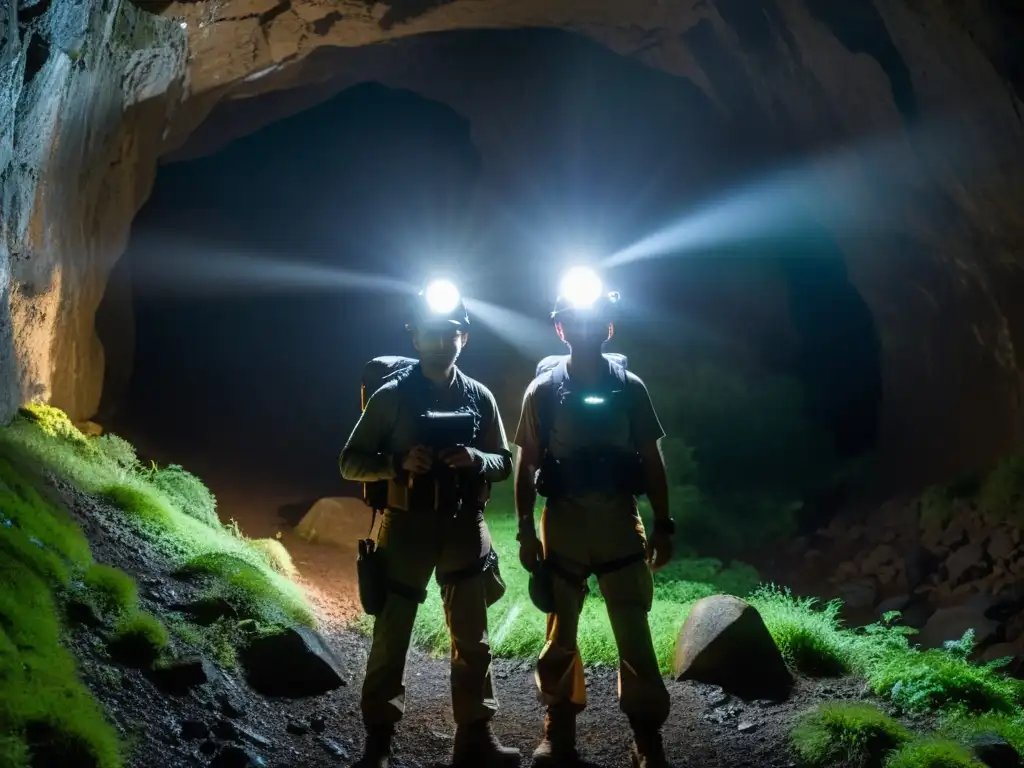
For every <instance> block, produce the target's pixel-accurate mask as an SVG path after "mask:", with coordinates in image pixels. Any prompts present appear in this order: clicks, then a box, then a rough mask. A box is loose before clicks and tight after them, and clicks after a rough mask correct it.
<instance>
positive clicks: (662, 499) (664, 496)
mask: <svg viewBox="0 0 1024 768" xmlns="http://www.w3.org/2000/svg"><path fill="white" fill-rule="evenodd" d="M644 471H645V474H646V475H647V500H648V501H649V502H651V510H652V511H653V512H654V519H655V520H668V519H669V517H670V516H671V515H670V512H669V507H668V477H667V475H666V474H665V465H664V464H662V463H661V462H660V461H659V462H651V463H650V464H645V467H644Z"/></svg>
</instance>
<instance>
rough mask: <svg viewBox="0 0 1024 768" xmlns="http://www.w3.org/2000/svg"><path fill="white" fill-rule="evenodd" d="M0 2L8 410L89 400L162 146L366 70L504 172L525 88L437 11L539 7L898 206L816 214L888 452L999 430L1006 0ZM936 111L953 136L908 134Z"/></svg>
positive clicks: (1012, 213) (1016, 91) (1017, 154)
mask: <svg viewBox="0 0 1024 768" xmlns="http://www.w3.org/2000/svg"><path fill="white" fill-rule="evenodd" d="M968 5H969V6H970V7H969V8H967V6H968ZM0 14H3V16H0V206H2V211H0V220H2V226H3V235H4V236H3V240H2V241H0V263H2V268H3V272H2V273H0V275H2V277H0V285H2V286H3V287H4V289H5V292H6V293H7V301H6V302H5V305H6V306H7V307H8V317H6V318H5V320H4V324H3V327H2V334H3V336H2V337H0V380H2V381H3V387H2V398H0V400H2V402H0V404H2V406H3V407H2V408H0V410H3V411H4V413H10V412H11V411H12V410H13V408H14V407H16V405H17V404H18V403H19V402H22V401H24V400H25V399H28V398H31V397H44V398H49V399H50V400H51V401H52V402H53V403H54V404H56V405H58V406H60V407H63V408H65V409H67V410H68V411H69V412H70V413H71V414H72V415H73V416H74V417H76V418H85V417H88V416H89V415H91V414H92V413H93V412H94V411H95V409H96V406H97V404H98V402H99V399H100V393H101V390H102V376H103V370H104V365H103V349H102V346H101V345H100V343H99V341H98V339H97V337H96V334H95V331H94V316H95V311H96V308H97V307H98V305H99V303H100V301H101V299H102V297H103V293H104V290H105V286H106V280H107V276H108V275H109V273H110V271H111V269H112V267H113V265H114V264H115V263H116V261H117V259H118V258H119V256H120V254H121V253H122V251H123V250H124V247H125V243H126V239H127V235H128V232H129V229H130V225H131V221H132V218H133V216H134V214H135V212H136V211H137V210H138V208H139V206H140V205H141V204H142V203H143V201H144V200H145V198H146V196H147V194H148V193H149V190H150V189H151V186H152V182H153V177H154V173H155V169H156V165H157V162H158V160H159V159H160V158H161V157H167V158H174V157H188V156H194V155H197V154H202V153H204V152H208V151H210V150H212V149H213V148H215V147H216V146H218V145H219V144H221V143H223V142H225V141H227V140H230V138H232V137H234V136H238V135H241V134H244V133H246V132H250V131H252V130H255V129H256V128H258V127H260V124H261V123H262V122H265V121H267V120H269V119H274V118H276V117H280V116H283V115H285V114H289V113H291V112H294V111H297V110H299V109H302V108H303V107H305V106H308V105H310V104H313V103H315V102H317V101H320V100H322V99H324V98H327V97H329V96H330V95H331V94H333V93H335V92H337V91H339V90H341V89H343V88H345V87H347V86H349V85H352V84H354V83H357V82H361V81H366V80H375V81H378V82H381V83H384V84H386V85H392V86H396V87H403V88H409V89H412V90H414V91H416V92H418V93H421V94H422V95H424V96H426V97H428V98H433V99H437V100H439V101H443V102H445V103H448V104H450V105H451V106H452V107H453V108H454V109H456V110H457V111H459V112H460V113H461V114H463V115H464V116H466V117H467V118H468V119H469V120H470V122H471V124H472V130H473V137H474V142H475V143H476V144H477V145H478V147H479V149H480V152H481V156H482V158H483V162H484V172H485V174H486V175H487V176H488V178H489V179H490V183H491V184H492V186H494V187H495V188H500V187H501V184H502V180H503V179H505V178H507V177H508V176H509V175H510V173H511V166H512V165H513V164H514V163H515V158H516V157H522V156H523V154H522V153H523V152H528V151H530V149H531V147H535V146H536V143H537V142H538V141H540V140H541V134H540V132H539V131H537V130H534V132H532V133H531V132H530V131H526V132H524V137H523V139H522V141H523V145H522V147H518V148H516V150H515V151H509V148H508V147H507V146H506V145H505V143H506V141H507V139H506V133H505V132H503V130H502V129H503V126H505V125H507V122H508V120H509V119H510V118H515V119H517V120H519V121H520V123H521V122H522V121H523V119H524V116H525V117H526V118H527V119H529V118H530V116H531V114H532V113H531V109H532V108H533V105H532V104H531V101H530V96H529V93H530V92H529V90H528V89H523V88H518V89H517V88H516V83H517V82H518V79H517V77H516V74H515V73H514V72H511V71H509V70H508V69H502V68H500V67H498V66H494V67H493V68H492V69H491V68H488V67H479V68H477V71H474V72H467V71H465V68H460V67H457V66H454V64H453V62H456V61H458V60H457V59H456V58H452V57H447V58H446V56H445V50H446V49H445V46H448V45H451V44H452V43H451V40H452V38H451V36H450V35H444V34H442V33H451V32H456V31H459V30H480V29H512V28H530V27H541V28H558V29H563V30H567V31H569V32H574V33H577V34H579V35H582V36H585V37H587V38H589V39H591V40H593V41H595V42H597V43H599V44H601V45H603V46H606V47H607V48H608V49H610V50H611V51H614V52H615V53H618V54H620V55H622V56H626V57H629V58H630V59H632V60H634V61H637V62H640V63H642V64H643V65H646V66H648V67H650V68H652V69H656V70H661V71H663V72H665V73H668V74H670V75H672V76H674V77H677V78H680V79H682V80H685V81H687V82H688V83H690V84H692V87H693V88H694V89H696V90H697V91H699V92H700V93H701V94H702V95H703V97H704V99H705V100H706V104H707V112H706V114H705V115H695V116H694V123H693V126H692V127H693V129H694V132H695V133H696V134H697V135H700V133H701V131H703V132H704V133H705V134H708V133H710V132H714V133H716V134H717V135H719V136H720V137H721V136H726V137H732V136H735V137H737V141H738V140H740V139H744V140H746V139H749V140H756V141H758V142H761V143H763V144H764V145H765V146H767V147H770V148H774V150H775V151H777V152H778V153H793V152H797V151H799V152H801V153H804V154H806V155H807V156H809V157H811V158H812V159H813V160H812V162H813V163H814V167H815V168H816V172H817V174H818V176H819V178H820V181H821V183H822V185H823V188H825V189H829V188H832V189H842V190H843V193H844V195H846V196H848V197H855V198H856V199H858V200H859V201H863V204H864V205H865V206H867V207H870V206H872V205H876V206H877V207H879V208H881V207H884V208H885V209H886V210H885V211H884V213H887V214H889V215H890V217H891V220H895V221H896V222H897V225H896V226H895V227H892V226H891V227H889V229H888V230H887V231H886V232H884V233H858V232H855V231H837V232H835V237H836V240H837V242H838V243H839V245H840V246H841V248H842V250H843V253H844V257H845V260H846V263H847V266H848V269H849V274H850V279H851V280H852V282H853V283H854V285H855V286H856V287H857V289H858V290H859V291H860V292H861V294H862V296H863V297H864V299H865V300H866V301H867V303H868V305H869V307H870V309H871V311H872V314H873V316H874V318H875V322H876V324H877V326H878V327H879V329H880V332H881V336H882V341H883V351H882V355H883V359H882V366H883V378H884V402H883V414H882V417H881V422H882V423H881V444H882V449H883V459H884V460H885V461H886V464H887V465H888V466H891V467H893V468H898V471H899V473H901V475H902V476H903V477H904V478H905V480H906V482H920V481H927V480H931V479H941V478H942V477H945V476H948V475H949V474H951V473H953V472H956V471H959V470H962V469H965V468H970V467H973V466H977V465H982V464H984V463H986V462H987V461H989V460H991V459H992V457H994V456H995V455H998V454H1000V453H1002V452H1005V451H1006V450H1008V449H1009V448H1010V447H1012V446H1015V445H1019V444H1020V441H1021V437H1022V432H1024V430H1022V426H1024V421H1022V418H1024V412H1022V409H1021V404H1020V400H1021V394H1022V378H1021V371H1020V352H1019V349H1020V347H1021V345H1022V344H1024V303H1022V302H1020V301H1015V300H1014V299H1015V297H1017V296H1018V295H1019V291H1020V289H1021V288H1022V287H1024V283H1022V281H1021V278H1020V264H1021V259H1022V258H1024V253H1022V251H1024V237H1022V230H1024V221H1022V218H1024V215H1022V214H1021V211H1022V210H1024V206H1022V203H1024V123H1022V117H1021V115H1022V109H1024V105H1022V101H1021V96H1022V92H1024V69H1022V66H1021V54H1020V51H1021V50H1024V35H1022V30H1024V23H1022V19H1021V15H1022V13H1021V11H1019V10H1014V9H1012V8H1011V5H1010V0H989V2H982V3H974V4H950V3H945V2H941V1H940V0H845V1H844V2H843V3H836V2H834V0H756V2H755V1H754V0H677V1H673V0H632V1H631V2H618V1H613V0H448V1H447V2H444V1H443V0H433V1H430V0H418V1H417V0H403V1H402V2H399V0H394V1H393V2H391V3H371V2H356V1H355V0H349V1H344V0H332V1H329V2H328V1H314V0H285V2H280V1H279V0H234V1H233V2H232V1H224V0H208V1H207V2H187V3H163V2H160V3H153V2H143V0H136V3H135V4H134V5H133V4H131V3H129V2H128V1H127V0H80V1H79V2H77V3H71V2H66V1H65V0H17V2H16V3H15V4H13V5H12V4H7V7H6V10H5V11H0ZM427 62H429V66H427V65H426V63H427ZM538 76H542V73H541V74H540V75H538ZM502 78H504V82H502ZM268 93H276V94H278V95H277V96H275V97H274V98H273V99H272V100H270V101H267V100H266V96H265V94H268ZM932 120H934V121H941V122H942V124H943V125H944V126H945V127H946V128H947V129H948V130H949V131H951V132H952V133H953V134H955V136H956V148H957V151H955V152H950V151H948V148H947V149H945V150H943V151H938V150H936V149H935V148H934V147H932V146H930V145H929V144H927V143H925V142H920V143H919V142H916V141H915V140H914V138H913V137H914V133H913V129H912V127H913V126H914V125H916V124H919V123H922V122H927V121H932ZM702 125H703V127H702ZM877 135H886V136H896V137H898V142H899V143H901V147H900V150H899V151H898V152H895V153H893V154H892V156H891V158H889V161H890V162H889V164H888V167H887V168H886V174H885V178H884V179H881V178H879V177H878V176H877V174H876V173H875V172H874V171H873V170H872V168H873V166H872V164H870V163H867V162H864V163H859V162H858V157H857V155H856V152H854V153H853V155H852V157H850V158H848V162H844V163H835V162H833V161H832V160H831V159H830V156H828V155H826V154H825V150H826V149H828V148H832V147H837V146H851V147H859V146H863V141H862V140H863V139H864V138H865V137H871V136H877ZM688 139H689V140H693V138H692V135H688ZM531 142H532V144H531ZM882 186H884V189H881V187H882ZM901 192H905V193H906V194H905V195H904V194H900V193H901ZM881 193H884V194H881ZM883 199H884V201H885V202H884V203H883V202H881V201H882V200H883ZM893 200H897V201H898V204H897V206H896V210H893V209H892V206H893ZM882 212H883V211H881V210H880V211H879V213H882ZM894 471H896V470H895V469H894Z"/></svg>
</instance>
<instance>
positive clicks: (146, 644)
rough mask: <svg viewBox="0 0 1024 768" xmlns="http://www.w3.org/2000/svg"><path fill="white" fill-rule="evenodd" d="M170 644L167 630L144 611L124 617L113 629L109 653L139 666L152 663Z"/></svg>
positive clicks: (155, 618) (154, 617)
mask: <svg viewBox="0 0 1024 768" xmlns="http://www.w3.org/2000/svg"><path fill="white" fill-rule="evenodd" d="M169 642H170V636H169V635H168V634H167V629H166V628H165V627H164V625H163V624H162V623H161V622H160V620H159V619H158V618H157V617H156V616H154V615H152V614H151V613H146V612H144V611H138V612H136V613H133V614H131V615H130V616H124V617H122V618H121V620H120V621H118V622H117V625H116V626H115V627H114V633H113V636H112V637H111V643H110V647H111V652H112V653H113V654H115V655H117V656H118V657H120V658H122V659H124V660H125V661H127V662H129V663H133V664H137V665H139V666H145V665H148V664H151V663H152V662H154V661H155V660H156V659H157V658H158V657H159V656H160V654H161V653H162V652H163V650H164V649H165V648H166V647H167V644H168V643H169Z"/></svg>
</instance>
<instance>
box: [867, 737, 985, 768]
mask: <svg viewBox="0 0 1024 768" xmlns="http://www.w3.org/2000/svg"><path fill="white" fill-rule="evenodd" d="M885 768H984V764H983V763H980V762H978V761H977V760H975V759H974V757H973V756H972V755H971V754H970V753H969V752H967V750H965V749H964V748H963V747H961V746H960V745H959V744H957V743H955V742H952V741H938V740H928V741H913V742H911V743H909V744H904V745H903V746H902V747H900V749H899V750H897V751H896V752H894V753H893V754H892V755H891V756H890V757H889V759H888V761H887V762H886V763H885Z"/></svg>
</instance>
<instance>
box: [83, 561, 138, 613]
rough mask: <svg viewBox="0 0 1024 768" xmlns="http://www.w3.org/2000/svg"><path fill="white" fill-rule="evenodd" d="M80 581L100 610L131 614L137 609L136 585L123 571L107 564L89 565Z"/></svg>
mask: <svg viewBox="0 0 1024 768" xmlns="http://www.w3.org/2000/svg"><path fill="white" fill-rule="evenodd" d="M82 581H83V583H84V584H85V586H86V588H87V589H88V590H89V592H90V593H91V596H92V598H93V600H94V603H95V605H96V607H97V608H99V609H100V610H101V611H103V612H106V613H115V614H131V613H134V612H135V611H136V610H138V607H139V590H138V587H137V586H136V584H135V580H134V579H132V577H131V576H129V575H128V574H127V573H125V572H124V571H120V570H118V569H117V568H111V567H110V566H107V565H90V566H89V568H88V569H86V571H85V576H84V577H83V579H82Z"/></svg>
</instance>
